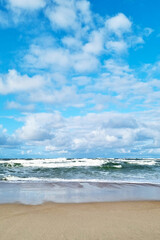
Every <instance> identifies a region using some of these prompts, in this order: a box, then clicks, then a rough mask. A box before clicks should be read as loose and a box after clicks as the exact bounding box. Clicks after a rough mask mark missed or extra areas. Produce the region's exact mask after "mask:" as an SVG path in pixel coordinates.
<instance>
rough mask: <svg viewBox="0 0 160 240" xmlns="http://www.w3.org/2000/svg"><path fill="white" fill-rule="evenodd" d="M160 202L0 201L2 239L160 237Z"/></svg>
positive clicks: (62, 239)
mask: <svg viewBox="0 0 160 240" xmlns="http://www.w3.org/2000/svg"><path fill="white" fill-rule="evenodd" d="M159 223H160V201H142V202H105V203H78V204H73V203H67V204H60V203H44V204H42V205H22V204H1V205H0V239H1V240H42V239H43V240H52V239H53V240H64V239H65V240H91V239H92V240H125V239H126V240H130V239H132V240H140V239H144V240H153V239H154V240H159V239H160V225H159Z"/></svg>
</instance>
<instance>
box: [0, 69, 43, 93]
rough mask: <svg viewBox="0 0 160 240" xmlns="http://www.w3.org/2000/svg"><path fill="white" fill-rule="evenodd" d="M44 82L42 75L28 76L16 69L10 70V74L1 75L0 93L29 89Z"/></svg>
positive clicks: (37, 86) (35, 87)
mask: <svg viewBox="0 0 160 240" xmlns="http://www.w3.org/2000/svg"><path fill="white" fill-rule="evenodd" d="M43 84H44V81H43V78H42V77H41V76H38V75H37V76H33V77H28V76H27V75H20V74H19V73H18V72H17V71H16V70H14V69H13V70H9V72H8V74H4V75H2V74H1V75H0V94H3V95H5V94H9V93H16V92H23V91H29V90H33V89H37V88H39V87H40V86H42V85H43Z"/></svg>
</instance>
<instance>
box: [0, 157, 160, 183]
mask: <svg viewBox="0 0 160 240" xmlns="http://www.w3.org/2000/svg"><path fill="white" fill-rule="evenodd" d="M0 181H1V182H6V181H7V182H37V181H38V182H55V181H56V182H58V181H70V182H79V181H81V182H129V183H132V182H133V183H160V159H144V158H143V159H118V158H116V159H107V158H104V159H102V158H101V159H88V158H85V159H84V158H83V159H66V158H57V159H0Z"/></svg>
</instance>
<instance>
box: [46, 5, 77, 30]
mask: <svg viewBox="0 0 160 240" xmlns="http://www.w3.org/2000/svg"><path fill="white" fill-rule="evenodd" d="M70 2H71V1H70ZM46 15H47V17H48V18H49V20H50V21H51V23H52V26H53V28H57V27H59V28H62V29H67V28H74V27H75V24H76V23H75V21H76V14H75V11H74V9H73V8H72V6H71V7H70V6H65V5H60V6H55V7H53V8H52V9H50V8H48V9H47V10H46Z"/></svg>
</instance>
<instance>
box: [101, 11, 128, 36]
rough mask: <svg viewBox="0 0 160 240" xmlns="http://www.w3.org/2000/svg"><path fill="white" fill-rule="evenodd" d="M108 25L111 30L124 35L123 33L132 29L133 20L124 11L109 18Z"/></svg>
mask: <svg viewBox="0 0 160 240" xmlns="http://www.w3.org/2000/svg"><path fill="white" fill-rule="evenodd" d="M106 26H107V28H108V30H109V31H111V32H113V33H115V34H116V35H118V36H122V34H124V33H126V32H130V31H131V26H132V22H131V21H130V20H129V19H128V18H127V17H126V16H125V15H124V14H123V13H119V14H117V15H116V16H114V17H111V18H109V19H107V21H106Z"/></svg>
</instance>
